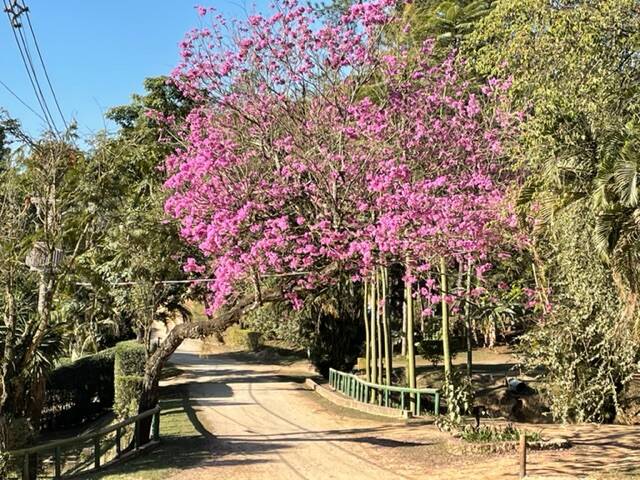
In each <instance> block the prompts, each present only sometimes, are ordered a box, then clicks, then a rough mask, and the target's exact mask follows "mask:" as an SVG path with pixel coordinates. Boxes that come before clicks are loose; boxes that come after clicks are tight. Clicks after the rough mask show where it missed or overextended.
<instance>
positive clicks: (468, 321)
mask: <svg viewBox="0 0 640 480" xmlns="http://www.w3.org/2000/svg"><path fill="white" fill-rule="evenodd" d="M470 300H471V260H469V261H468V262H467V284H466V290H465V302H464V320H465V326H466V334H467V376H468V377H469V378H471V376H472V375H473V349H472V343H471V305H470V303H469V301H470Z"/></svg>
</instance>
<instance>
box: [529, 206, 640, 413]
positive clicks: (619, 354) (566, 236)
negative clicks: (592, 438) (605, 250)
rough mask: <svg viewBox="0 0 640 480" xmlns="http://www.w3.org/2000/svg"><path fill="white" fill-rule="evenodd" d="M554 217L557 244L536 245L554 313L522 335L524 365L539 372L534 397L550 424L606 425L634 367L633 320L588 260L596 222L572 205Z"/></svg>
mask: <svg viewBox="0 0 640 480" xmlns="http://www.w3.org/2000/svg"><path fill="white" fill-rule="evenodd" d="M557 219H558V221H557V222H555V223H552V224H551V225H550V226H549V229H550V230H551V234H553V237H551V234H550V235H549V237H550V238H553V239H555V240H554V242H555V244H556V245H558V246H559V247H558V248H555V249H551V246H550V245H551V244H550V243H549V242H547V243H544V242H540V243H541V245H540V248H541V249H542V250H541V255H544V256H545V257H546V258H548V260H547V266H546V275H547V277H548V279H549V280H548V281H549V284H551V285H553V292H552V293H553V297H552V302H553V309H552V311H551V313H550V315H548V316H547V317H546V318H545V319H544V322H540V324H539V325H538V326H537V327H536V328H534V329H532V330H531V331H529V332H528V333H527V334H526V335H524V336H523V337H522V339H521V350H522V360H523V364H524V366H525V368H527V369H528V370H530V371H534V372H540V376H541V380H542V388H541V392H542V394H543V395H544V396H545V398H546V399H548V401H549V403H550V407H551V413H552V415H553V417H554V419H555V420H559V421H563V422H568V421H576V422H612V421H613V420H614V419H615V417H616V414H617V413H618V410H619V396H620V394H621V393H622V392H623V391H624V388H625V386H626V384H627V383H628V382H629V380H630V379H631V375H632V374H633V373H634V372H635V371H637V367H638V363H637V360H638V359H637V347H636V345H637V343H636V342H637V338H636V337H635V333H634V323H635V322H636V321H637V317H636V318H625V317H624V315H623V313H624V302H623V301H622V300H621V298H620V292H619V291H618V290H617V289H616V282H615V279H614V278H613V276H612V275H611V272H610V270H609V269H608V268H607V267H606V266H605V265H603V264H602V262H601V261H600V259H599V258H598V257H597V256H595V255H593V252H594V251H595V250H596V249H595V246H594V244H593V240H592V235H591V232H593V229H594V228H595V226H594V222H595V220H594V218H593V215H592V214H591V213H590V212H589V210H588V208H587V206H586V205H584V204H582V203H575V204H573V205H572V206H571V207H567V208H565V209H563V210H562V211H560V212H559V214H558V217H557ZM545 247H546V249H550V250H551V251H548V250H546V249H544V248H545Z"/></svg>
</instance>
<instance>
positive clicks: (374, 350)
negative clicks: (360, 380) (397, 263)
mask: <svg viewBox="0 0 640 480" xmlns="http://www.w3.org/2000/svg"><path fill="white" fill-rule="evenodd" d="M375 301H376V299H375V282H374V281H373V280H371V285H370V291H369V307H370V317H369V320H370V322H371V327H370V330H371V379H372V380H373V381H374V382H375V381H376V379H377V378H378V361H377V358H378V349H377V340H376V334H377V331H376V315H375V311H376V305H375ZM374 397H375V392H372V398H371V401H373V400H374Z"/></svg>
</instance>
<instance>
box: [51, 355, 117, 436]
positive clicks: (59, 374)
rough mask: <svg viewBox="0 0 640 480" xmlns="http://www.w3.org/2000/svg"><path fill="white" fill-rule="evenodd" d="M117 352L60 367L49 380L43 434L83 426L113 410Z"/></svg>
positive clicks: (86, 358)
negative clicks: (51, 430)
mask: <svg viewBox="0 0 640 480" xmlns="http://www.w3.org/2000/svg"><path fill="white" fill-rule="evenodd" d="M115 351H116V349H115V348H109V349H107V350H103V351H101V352H98V353H96V354H95V355H89V356H86V357H82V358H80V359H78V360H76V361H74V362H71V361H69V360H67V361H65V362H64V363H62V364H60V365H58V366H57V367H56V368H55V369H54V370H53V371H52V372H51V373H50V374H49V376H48V378H47V387H46V397H45V404H44V407H43V411H42V417H41V428H42V429H43V430H50V429H54V428H55V429H60V428H68V427H74V426H77V425H80V424H82V423H84V422H87V421H90V420H92V419H94V418H95V417H97V416H99V415H101V414H102V413H104V412H105V411H108V410H109V409H111V406H112V405H113V399H114V382H113V368H114V362H115Z"/></svg>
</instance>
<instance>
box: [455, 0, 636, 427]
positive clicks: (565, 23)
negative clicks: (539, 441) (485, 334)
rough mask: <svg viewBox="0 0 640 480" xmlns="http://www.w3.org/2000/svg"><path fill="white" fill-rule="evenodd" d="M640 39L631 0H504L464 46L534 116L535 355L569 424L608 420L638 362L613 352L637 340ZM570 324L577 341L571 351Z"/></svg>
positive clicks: (529, 213)
mask: <svg viewBox="0 0 640 480" xmlns="http://www.w3.org/2000/svg"><path fill="white" fill-rule="evenodd" d="M639 34H640V11H638V8H637V2H636V1H634V0H621V1H619V0H602V1H598V2H590V1H575V2H548V1H545V0H523V1H519V2H509V1H497V2H495V6H494V8H493V9H492V11H491V13H490V14H489V15H488V16H486V17H485V18H484V19H483V20H482V21H481V22H480V24H479V25H478V28H477V29H476V30H475V32H474V33H473V34H471V35H470V36H469V38H468V39H467V40H466V41H465V42H464V43H463V52H464V53H466V54H467V55H468V58H469V62H468V64H469V66H470V67H471V69H472V70H473V72H475V73H476V74H478V75H480V76H499V77H502V78H507V77H508V78H511V79H512V88H511V89H510V91H509V94H510V95H511V97H512V98H513V100H514V101H515V102H516V104H517V105H518V106H519V107H520V108H522V109H523V111H524V112H525V114H526V115H525V122H524V123H523V126H522V137H521V138H520V140H519V143H518V144H517V145H516V146H515V148H514V152H513V153H514V155H517V157H516V158H521V159H523V160H522V161H523V162H526V167H527V169H528V170H529V172H530V175H529V178H528V181H527V185H526V187H525V188H524V189H523V191H522V194H521V203H522V206H523V211H522V213H523V216H524V217H529V219H530V220H532V223H531V225H532V227H533V229H532V231H533V233H534V235H535V237H536V238H537V241H535V242H533V243H532V249H531V251H532V255H533V258H534V260H535V262H536V267H537V273H538V274H537V279H538V281H539V284H540V287H541V288H540V289H539V292H541V294H542V295H543V296H545V295H546V294H545V293H544V292H549V293H550V294H551V298H552V303H553V304H554V306H553V309H552V311H551V314H550V316H548V318H547V319H546V320H545V321H544V323H543V324H542V325H541V327H540V329H538V330H537V332H539V333H540V334H541V335H545V338H546V343H545V342H538V341H532V343H531V344H530V349H529V350H528V351H527V354H528V355H529V356H530V357H531V358H535V359H536V360H537V361H539V362H540V364H542V365H544V366H545V367H547V368H548V371H549V375H548V376H547V377H546V382H547V388H548V390H549V391H550V392H553V395H552V397H551V398H552V402H553V411H554V413H555V414H556V415H557V416H558V417H559V418H562V419H569V418H577V419H582V418H596V419H600V420H603V419H611V413H610V412H608V413H607V409H608V408H609V407H605V406H604V405H605V404H609V405H611V404H615V399H616V392H618V391H619V390H620V389H621V388H622V386H623V385H624V382H625V381H626V379H627V375H626V372H627V371H628V368H629V362H630V361H632V360H633V359H632V358H630V357H628V356H627V353H628V352H627V350H626V349H625V348H622V347H620V349H618V350H616V348H617V347H616V346H618V345H633V344H634V343H635V342H636V339H637V329H635V328H634V324H635V323H636V319H637V318H638V309H637V295H638V290H637V280H636V278H635V277H636V272H635V270H636V269H635V267H634V265H635V261H636V260H635V258H636V256H637V253H636V252H637V249H638V244H637V241H636V236H635V234H634V229H635V230H636V231H637V222H636V220H635V216H636V203H635V202H636V201H635V197H636V195H637V185H636V184H635V176H636V172H637V161H636V160H637V156H636V155H635V153H634V150H635V147H634V145H635V144H636V142H637V140H636V139H637V130H636V127H635V126H634V125H635V122H636V121H637V120H636V119H637V115H638V108H639V106H640V103H639V99H640V97H639V93H640V90H639V87H638V86H639V85H640V82H638V80H639V79H640V69H639V66H640V64H638V62H637V54H638V46H639V43H638V40H639V38H640V37H639ZM585 229H586V235H588V236H589V239H588V241H586V240H585V238H584V234H585ZM578 238H580V239H581V241H580V242H577V243H576V240H577V239H578ZM549 245H551V246H552V248H547V247H549ZM598 253H600V255H598ZM603 260H604V262H605V264H603V263H602V261H603ZM584 272H592V276H593V280H595V279H598V283H597V285H595V284H594V283H593V281H592V280H591V279H590V278H589V277H587V276H586V275H584ZM612 287H616V291H615V292H614V293H615V294H614V293H612V291H611V288H612ZM586 292H589V295H592V298H590V299H589V301H588V302H587V301H586V300H585V295H586V294H587V293H586ZM585 302H586V303H585ZM577 305H581V307H580V308H577V307H576V306H577ZM584 308H588V311H585V310H584ZM587 319H588V320H587ZM585 322H587V323H588V324H589V325H590V326H589V327H588V328H586V327H585ZM568 326H571V327H569V328H570V329H571V330H572V331H573V332H579V334H578V335H577V336H576V337H574V340H575V341H574V342H573V343H567V342H566V337H565V336H564V335H563V333H562V331H564V330H563V329H564V328H567V327H568ZM585 328H586V330H585ZM624 333H626V335H627V338H626V340H624V339H623V338H622V337H623V336H624V335H623V334H624ZM531 338H534V337H531ZM595 338H600V339H602V341H595V340H594V339H595ZM613 338H615V341H614V340H612V339H613ZM611 342H614V343H611ZM625 342H626V344H625ZM618 353H620V355H622V356H624V358H625V360H623V359H622V358H619V357H618V356H617V354H618ZM589 359H595V360H594V362H595V363H593V364H591V363H590V360H589ZM575 365H582V366H584V365H588V368H587V369H584V368H582V367H580V368H579V369H578V370H576V369H575V368H574V367H575ZM563 369H565V370H566V372H567V375H565V376H563V375H561V373H560V372H561V371H562V370H563ZM596 370H597V372H598V373H597V374H595V373H594V372H595V371H596ZM580 372H581V373H580ZM583 373H584V374H585V376H582V374H583ZM588 375H592V377H593V378H592V380H591V382H592V384H591V385H589V386H587V385H586V380H585V378H586V377H587V376H588ZM581 389H585V390H584V391H582V393H584V394H581ZM561 390H564V391H566V392H569V393H566V394H560V391H561ZM598 390H599V391H600V392H601V395H602V398H601V399H600V400H598V401H597V402H596V401H595V400H594V396H593V395H595V393H594V392H596V391H598Z"/></svg>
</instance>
